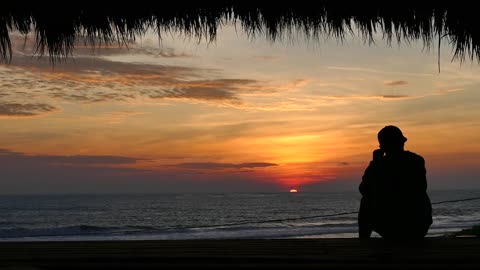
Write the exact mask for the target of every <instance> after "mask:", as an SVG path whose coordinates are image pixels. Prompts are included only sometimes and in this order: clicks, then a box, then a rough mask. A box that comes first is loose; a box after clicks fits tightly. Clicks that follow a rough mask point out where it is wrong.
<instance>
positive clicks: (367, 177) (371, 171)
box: [359, 149, 383, 196]
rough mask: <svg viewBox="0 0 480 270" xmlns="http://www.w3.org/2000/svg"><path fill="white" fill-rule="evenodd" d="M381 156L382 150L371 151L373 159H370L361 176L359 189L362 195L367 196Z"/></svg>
mask: <svg viewBox="0 0 480 270" xmlns="http://www.w3.org/2000/svg"><path fill="white" fill-rule="evenodd" d="M382 156H383V151H382V150H380V149H377V150H375V151H373V159H372V161H370V164H369V165H368V167H367V169H366V170H365V173H364V174H363V176H362V182H361V183H360V186H359V190H360V193H361V194H362V196H368V195H369V194H370V193H371V186H372V184H373V181H374V180H373V179H374V178H375V175H376V174H377V172H376V171H377V166H378V165H377V164H378V162H379V161H380V159H381V158H382Z"/></svg>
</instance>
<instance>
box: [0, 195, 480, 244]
mask: <svg viewBox="0 0 480 270" xmlns="http://www.w3.org/2000/svg"><path fill="white" fill-rule="evenodd" d="M429 196H430V199H431V201H432V202H439V201H445V200H456V199H463V198H471V197H480V190H434V191H429ZM359 203H360V194H358V193H357V192H351V193H349V192H332V193H295V194H292V193H227V194H221V193H218V194H130V195H2V196H0V241H82V240H180V239H248V238H256V239H280V238H331V237H357V215H356V214H347V215H342V216H330V217H324V218H318V217H317V218H309V217H312V216H320V215H331V214H336V213H344V212H355V211H358V207H359ZM433 215H434V222H433V225H432V227H431V228H430V230H429V234H428V236H429V237H434V236H439V235H442V234H445V233H448V232H454V231H459V230H461V229H463V228H469V227H471V226H472V225H475V224H480V200H475V201H465V202H456V203H446V204H438V205H433ZM374 236H376V235H374Z"/></svg>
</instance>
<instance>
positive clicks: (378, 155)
mask: <svg viewBox="0 0 480 270" xmlns="http://www.w3.org/2000/svg"><path fill="white" fill-rule="evenodd" d="M378 141H379V143H380V149H377V150H375V151H373V160H372V161H371V162H370V164H369V165H368V167H367V169H366V170H365V173H364V175H363V177H362V182H361V184H360V187H359V189H360V193H361V194H362V200H361V202H360V211H359V215H358V225H359V237H360V238H369V237H370V235H371V233H372V231H375V232H377V233H378V234H380V235H381V236H382V237H383V238H385V239H390V240H409V239H422V238H423V237H424V236H425V235H426V234H427V231H428V229H429V227H430V225H431V224H432V206H431V203H430V199H429V197H428V195H427V178H426V169H425V160H424V159H423V158H422V157H421V156H419V155H417V154H415V153H412V152H410V151H405V150H404V145H405V142H406V141H407V138H405V137H404V136H403V134H402V131H401V130H400V129H399V128H398V127H396V126H386V127H384V128H383V129H382V130H380V132H379V133H378Z"/></svg>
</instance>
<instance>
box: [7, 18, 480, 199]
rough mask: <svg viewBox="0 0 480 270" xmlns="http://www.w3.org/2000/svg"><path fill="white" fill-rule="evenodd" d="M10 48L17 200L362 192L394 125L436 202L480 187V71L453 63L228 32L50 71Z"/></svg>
mask: <svg viewBox="0 0 480 270" xmlns="http://www.w3.org/2000/svg"><path fill="white" fill-rule="evenodd" d="M12 35H14V41H15V40H16V41H19V40H21V41H22V43H21V44H18V43H17V44H16V43H14V49H15V53H14V58H13V61H12V63H11V64H9V65H2V66H1V67H0V76H1V81H0V127H1V129H2V131H3V132H2V133H1V134H0V149H3V150H1V151H0V159H3V160H2V165H0V168H2V170H4V171H6V174H5V178H4V180H3V181H2V182H1V183H0V189H1V190H2V192H4V193H38V192H39V193H45V192H69V193H71V192H129V191H133V192H195V191H206V192H208V191H288V190H289V189H290V188H292V187H295V188H299V189H300V190H306V191H322V190H330V189H347V190H356V188H357V186H358V182H359V180H360V178H361V175H362V173H363V170H364V168H365V166H366V165H367V164H368V162H369V160H370V157H371V152H372V151H373V150H374V149H375V148H376V147H377V146H378V143H377V142H376V134H377V132H378V130H379V129H381V128H382V127H383V126H385V125H389V124H394V125H397V126H399V127H400V128H401V129H402V130H403V131H404V133H405V136H406V137H408V138H409V140H408V142H407V145H406V148H407V149H409V150H411V151H413V152H416V153H418V154H420V155H422V156H424V157H425V159H426V161H427V170H428V179H429V183H430V186H431V187H432V188H469V187H478V186H479V185H478V181H477V178H478V176H479V175H480V169H478V164H480V163H479V159H480V158H479V157H480V155H479V154H480V143H478V141H479V140H478V139H479V136H480V135H479V134H480V132H479V131H480V130H479V128H480V126H479V124H478V120H477V119H479V117H480V110H479V109H477V107H478V106H477V104H478V103H479V102H480V92H479V90H478V86H479V85H480V75H479V74H480V73H479V72H478V71H479V65H478V64H477V63H470V62H466V63H463V64H460V63H458V62H450V59H451V57H452V54H451V52H450V51H448V49H444V50H442V57H441V60H442V64H441V65H442V66H441V68H442V69H441V73H438V67H437V60H438V59H437V58H436V55H437V54H436V51H435V49H433V48H432V49H431V50H430V51H425V50H423V51H422V46H421V45H420V44H416V43H412V44H410V45H406V44H405V45H402V46H400V47H398V46H396V45H393V46H387V45H386V44H385V43H384V42H382V41H381V40H379V42H378V43H377V44H376V45H372V46H368V45H365V44H364V43H363V42H362V41H359V40H358V39H357V38H355V37H350V38H348V39H347V42H346V43H344V44H338V43H337V42H336V41H332V40H321V41H320V42H315V41H308V42H305V41H303V40H301V39H300V40H297V41H295V42H289V41H288V42H287V41H286V42H283V43H282V42H277V43H271V42H269V41H267V40H263V39H262V38H258V39H255V40H250V39H248V38H247V37H246V36H245V35H244V34H243V33H241V32H240V31H237V32H235V30H234V29H233V27H232V26H226V27H224V29H223V30H222V31H220V32H219V36H218V38H217V40H216V41H215V42H214V43H211V44H208V43H205V42H200V43H197V41H196V40H193V39H192V40H189V39H185V38H184V37H181V36H173V38H168V37H164V38H163V39H162V41H161V43H160V44H159V41H158V39H157V38H156V36H154V35H151V36H150V35H147V36H144V37H138V39H137V42H136V43H134V44H131V45H130V46H129V49H126V48H118V47H112V46H105V47H102V48H99V49H96V50H92V49H91V48H86V47H84V46H82V47H80V48H79V49H78V50H76V51H75V53H74V57H72V58H70V59H69V60H68V61H67V62H65V63H58V64H57V65H56V66H55V67H54V68H52V66H51V65H50V64H49V63H48V59H47V58H46V57H40V58H37V57H33V58H32V57H31V55H30V52H29V51H28V49H27V50H25V49H24V47H23V38H18V37H17V36H15V35H16V34H15V33H12ZM27 45H28V44H27ZM446 45H447V44H445V45H444V46H445V47H446ZM27 48H29V47H28V46H27Z"/></svg>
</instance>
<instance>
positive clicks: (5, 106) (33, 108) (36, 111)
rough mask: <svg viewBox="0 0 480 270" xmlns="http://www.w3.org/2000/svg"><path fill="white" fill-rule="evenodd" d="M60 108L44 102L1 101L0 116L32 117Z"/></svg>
mask: <svg viewBox="0 0 480 270" xmlns="http://www.w3.org/2000/svg"><path fill="white" fill-rule="evenodd" d="M57 110H58V109H57V108H56V107H54V106H52V105H49V104H43V103H37V104H35V103H23V104H22V103H8V102H0V117H3V118H5V117H15V118H17V117H32V116H39V115H42V114H46V113H51V112H54V111H57Z"/></svg>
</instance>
